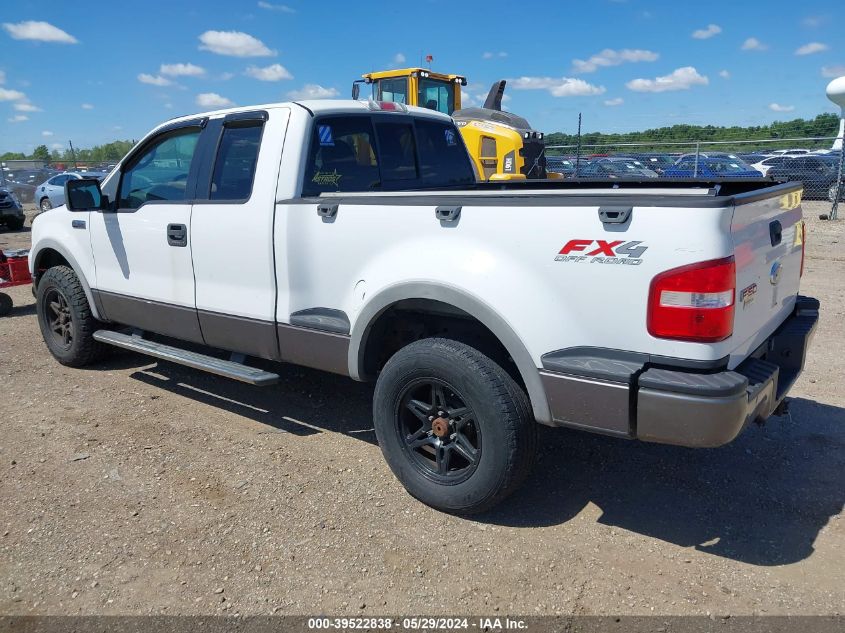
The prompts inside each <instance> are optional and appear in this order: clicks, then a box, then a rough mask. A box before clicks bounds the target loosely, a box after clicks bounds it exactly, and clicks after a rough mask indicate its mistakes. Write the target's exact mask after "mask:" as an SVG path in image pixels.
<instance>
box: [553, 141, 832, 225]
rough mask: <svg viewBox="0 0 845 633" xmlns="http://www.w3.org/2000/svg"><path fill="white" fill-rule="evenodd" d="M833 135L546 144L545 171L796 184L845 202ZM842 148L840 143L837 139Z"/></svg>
mask: <svg viewBox="0 0 845 633" xmlns="http://www.w3.org/2000/svg"><path fill="white" fill-rule="evenodd" d="M835 141H837V137H836V136H810V137H796V138H778V139H754V140H751V139H731V140H720V141H696V140H689V141H666V142H663V141H651V142H625V141H624V140H623V141H619V142H613V143H579V142H577V139H576V142H574V143H569V144H557V145H556V144H549V145H547V146H546V168H547V169H548V171H553V172H558V173H561V174H563V176H564V177H565V178H607V179H610V180H618V179H639V180H642V179H648V178H654V179H656V180H659V179H667V178H679V179H699V180H714V179H721V178H761V177H763V176H767V177H771V178H773V179H775V180H779V181H780V180H790V181H799V182H801V183H803V185H804V199H806V200H817V201H822V202H824V203H830V205H831V207H830V213H829V217H830V219H835V218H836V216H837V207H838V206H839V203H840V202H842V201H845V182H843V181H844V180H845V176H843V152H842V150H833V149H831V148H832V147H833V146H834V142H835ZM839 144H840V145H841V139H840V140H839Z"/></svg>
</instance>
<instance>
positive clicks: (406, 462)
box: [374, 339, 537, 514]
mask: <svg viewBox="0 0 845 633" xmlns="http://www.w3.org/2000/svg"><path fill="white" fill-rule="evenodd" d="M374 414H375V430H376V435H377V437H378V441H379V445H380V446H381V450H382V452H383V454H384V457H385V459H386V460H387V463H388V465H389V466H390V468H391V470H392V471H393V473H394V474H395V475H396V477H397V478H398V479H399V481H400V482H401V483H402V485H404V486H405V488H406V489H407V490H408V492H409V493H411V495H413V496H414V497H416V498H417V499H419V500H420V501H422V502H423V503H426V504H428V505H430V506H432V507H434V508H437V509H439V510H443V511H446V512H454V513H458V514H471V513H475V512H482V511H484V510H487V509H489V508H492V507H493V506H494V505H496V504H497V503H499V502H500V501H501V500H502V499H504V498H505V497H507V496H508V495H509V494H510V493H511V492H513V490H514V489H516V487H517V486H519V484H520V483H522V481H523V480H524V479H525V477H526V476H527V475H528V473H529V472H530V469H531V464H532V462H533V459H534V453H535V450H536V437H537V436H536V434H537V428H536V422H535V421H534V419H533V416H532V415H531V407H530V404H529V402H528V397H527V396H526V395H525V392H524V391H523V390H522V389H521V388H520V387H519V385H517V384H516V383H515V382H514V380H513V378H511V377H510V376H509V375H508V373H507V372H506V371H505V370H504V369H502V368H501V367H500V366H499V365H497V364H496V363H494V362H493V361H492V360H490V359H489V358H488V357H487V356H485V355H484V354H482V353H481V352H479V351H478V350H476V349H474V348H472V347H470V346H468V345H466V344H464V343H459V342H457V341H452V340H448V339H424V340H421V341H417V342H415V343H411V344H410V345H408V346H406V347H404V348H402V349H401V350H399V351H398V352H397V353H396V354H395V355H394V356H393V357H391V359H390V360H389V361H388V362H387V364H386V365H385V367H384V369H383V370H382V372H381V374H380V375H379V379H378V382H377V383H376V391H375V397H374Z"/></svg>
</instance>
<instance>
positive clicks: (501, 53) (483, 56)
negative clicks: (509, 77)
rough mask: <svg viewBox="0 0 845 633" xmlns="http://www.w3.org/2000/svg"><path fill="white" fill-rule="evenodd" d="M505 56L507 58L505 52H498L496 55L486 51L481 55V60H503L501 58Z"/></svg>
mask: <svg viewBox="0 0 845 633" xmlns="http://www.w3.org/2000/svg"><path fill="white" fill-rule="evenodd" d="M507 56H508V54H507V52H505V51H499V52H498V53H493V52H490V51H486V52H485V53H483V54H482V55H481V59H493V58H494V57H499V58H503V57H507Z"/></svg>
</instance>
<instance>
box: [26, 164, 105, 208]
mask: <svg viewBox="0 0 845 633" xmlns="http://www.w3.org/2000/svg"><path fill="white" fill-rule="evenodd" d="M105 176H106V174H104V173H103V172H100V171H67V172H64V173H61V174H57V175H55V176H53V177H52V178H50V179H49V180H47V181H45V182H42V183H41V184H40V185H38V187H36V189H35V197H36V198H37V199H38V206H39V207H40V209H41V211H42V212H43V211H49V210H50V209H52V208H53V207H58V206H60V205H63V204H64V203H65V183H66V182H67V181H68V180H79V179H81V178H96V179H97V180H102V179H103V178H104V177H105Z"/></svg>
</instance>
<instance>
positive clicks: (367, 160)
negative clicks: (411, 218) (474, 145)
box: [302, 115, 475, 197]
mask: <svg viewBox="0 0 845 633" xmlns="http://www.w3.org/2000/svg"><path fill="white" fill-rule="evenodd" d="M474 182H475V174H474V172H473V169H472V164H471V163H470V159H469V156H468V155H467V152H466V149H465V147H464V144H463V140H462V139H461V136H460V133H459V132H458V130H457V128H456V127H455V126H454V124H453V123H452V122H451V121H437V120H433V119H427V118H422V117H419V118H417V117H409V116H403V115H399V116H389V115H378V116H368V115H359V116H337V117H322V118H318V119H316V120H315V122H314V126H313V130H312V132H311V141H310V148H309V152H308V160H307V163H306V169H305V180H304V183H303V187H302V195H303V196H306V197H307V196H318V195H320V194H321V193H327V192H337V191H349V192H362V191H396V190H399V189H418V188H428V187H447V186H453V185H465V184H471V183H474Z"/></svg>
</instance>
